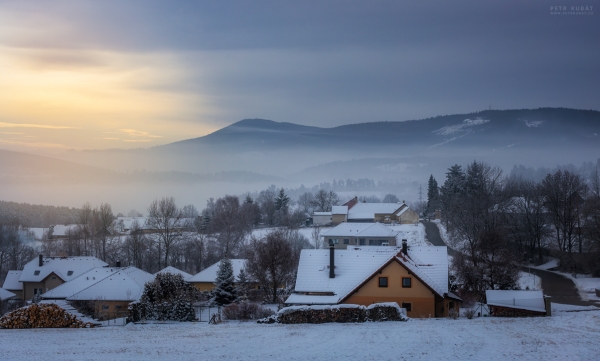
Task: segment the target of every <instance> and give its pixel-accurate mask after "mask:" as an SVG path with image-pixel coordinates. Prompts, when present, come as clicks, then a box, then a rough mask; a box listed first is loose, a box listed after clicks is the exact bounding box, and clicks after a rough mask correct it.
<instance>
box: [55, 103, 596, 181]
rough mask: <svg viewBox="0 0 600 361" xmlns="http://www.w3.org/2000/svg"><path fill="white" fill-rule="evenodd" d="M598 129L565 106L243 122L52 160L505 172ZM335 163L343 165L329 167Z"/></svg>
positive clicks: (568, 151) (329, 174) (571, 152)
mask: <svg viewBox="0 0 600 361" xmlns="http://www.w3.org/2000/svg"><path fill="white" fill-rule="evenodd" d="M599 134H600V112H598V111H594V110H577V109H565V108H540V109H520V110H486V111H481V112H474V113H466V114H455V115H444V116H438V117H434V118H427V119H421V120H410V121H390V122H378V123H367V122H365V123H359V124H348V125H343V126H339V127H334V128H320V127H313V126H304V125H298V124H292V123H280V122H275V121H271V120H265V119H245V120H242V121H239V122H237V123H234V124H232V125H230V126H227V127H225V128H223V129H220V130H218V131H216V132H214V133H211V134H209V135H206V136H203V137H199V138H193V139H187V140H183V141H180V142H175V143H171V144H166V145H162V146H157V147H152V148H149V149H145V150H143V149H142V150H140V149H138V150H131V151H118V150H111V151H89V152H85V151H84V152H70V153H68V154H65V155H64V156H61V158H63V159H67V160H70V161H74V162H77V163H81V164H87V165H94V166H96V167H102V168H107V169H111V170H118V171H120V172H133V171H135V170H137V171H144V170H145V171H149V172H165V171H168V172H185V173H193V174H217V173H220V172H229V171H243V172H252V173H257V174H270V175H273V176H276V177H281V178H285V179H287V180H288V181H290V182H305V181H306V182H308V181H317V179H316V178H319V179H336V178H339V177H340V176H342V174H340V172H341V173H343V177H350V178H361V177H365V176H368V177H372V178H374V179H376V180H378V179H381V178H382V177H383V178H386V179H388V178H393V177H405V178H407V180H408V178H412V179H413V180H414V179H416V178H420V177H421V176H422V175H423V174H425V173H427V172H435V171H436V170H434V168H436V169H437V168H438V167H439V165H441V164H444V165H446V164H451V163H464V162H468V161H472V160H474V159H477V160H480V161H486V162H488V163H491V164H494V165H499V166H501V167H503V168H505V170H507V171H508V170H510V169H511V168H512V166H513V165H515V164H523V165H525V166H535V167H538V166H546V167H552V166H554V165H556V164H567V163H579V162H582V161H584V160H590V159H595V157H596V155H595V154H598V153H600V136H599ZM361 159H393V161H392V162H391V163H389V164H387V163H386V164H380V165H379V167H373V166H372V165H368V164H367V166H365V164H366V163H365V162H362V161H361V162H354V161H355V160H361ZM340 162H349V163H346V165H347V167H346V168H343V169H341V170H339V171H337V170H335V169H336V168H339V167H337V165H339V164H342V163H340ZM359 163H360V164H359ZM379 163H381V162H379ZM333 164H337V165H336V166H333V167H329V166H325V165H333ZM397 164H404V165H403V166H401V167H398V166H397ZM318 167H320V168H318ZM443 169H445V167H444V168H443ZM303 170H306V172H304V171H303ZM318 171H320V172H321V173H318ZM366 171H369V172H371V174H363V173H364V172H366ZM413 171H418V172H417V173H413ZM394 172H395V173H394ZM309 174H311V175H310V177H309V179H303V177H304V176H306V175H309Z"/></svg>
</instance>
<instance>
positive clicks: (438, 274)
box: [408, 246, 448, 296]
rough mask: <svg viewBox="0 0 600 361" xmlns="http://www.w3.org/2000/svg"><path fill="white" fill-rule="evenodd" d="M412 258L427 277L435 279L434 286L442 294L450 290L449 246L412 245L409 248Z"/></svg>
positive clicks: (432, 285)
mask: <svg viewBox="0 0 600 361" xmlns="http://www.w3.org/2000/svg"><path fill="white" fill-rule="evenodd" d="M408 255H409V256H410V260H412V261H413V263H414V264H415V265H416V266H417V268H418V269H419V271H420V272H422V273H423V274H424V275H425V276H426V277H427V278H429V279H430V280H432V281H433V284H430V286H431V287H432V288H436V291H438V293H439V294H440V295H442V296H443V295H444V293H447V292H448V248H447V247H432V246H422V247H415V246H411V247H410V248H409V249H408Z"/></svg>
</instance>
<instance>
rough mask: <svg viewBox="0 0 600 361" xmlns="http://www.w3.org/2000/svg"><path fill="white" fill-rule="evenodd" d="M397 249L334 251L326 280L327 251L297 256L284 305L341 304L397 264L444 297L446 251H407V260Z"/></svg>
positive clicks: (364, 247) (369, 247)
mask: <svg viewBox="0 0 600 361" xmlns="http://www.w3.org/2000/svg"><path fill="white" fill-rule="evenodd" d="M399 251H400V248H399V247H378V246H360V247H348V249H346V250H336V251H335V253H334V263H335V278H329V250H327V249H305V250H302V252H301V254H300V264H299V266H298V276H297V278H296V287H295V292H296V293H294V294H292V295H291V296H290V297H289V298H288V299H287V300H286V303H288V304H332V303H338V302H340V301H342V300H343V299H344V298H345V297H346V296H347V295H348V294H350V293H351V292H352V291H353V290H354V289H356V287H358V286H359V285H361V284H362V283H363V282H364V281H366V280H367V279H369V278H370V277H371V276H372V275H373V274H374V273H375V272H376V271H378V270H379V269H380V268H381V267H383V266H384V265H385V264H386V263H388V262H391V261H397V262H399V263H401V264H402V265H404V266H405V267H406V268H407V269H408V270H409V271H410V272H411V273H413V274H414V275H415V276H416V277H417V278H419V279H420V280H421V281H423V282H424V283H425V284H426V285H427V286H429V287H430V288H431V289H432V290H433V291H434V292H436V293H437V294H438V295H439V296H442V297H444V295H445V294H447V293H448V253H447V252H448V250H447V248H446V247H411V248H410V249H409V250H408V255H409V257H404V256H403V255H402V254H401V253H399Z"/></svg>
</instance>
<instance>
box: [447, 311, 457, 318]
mask: <svg viewBox="0 0 600 361" xmlns="http://www.w3.org/2000/svg"><path fill="white" fill-rule="evenodd" d="M448 318H451V319H453V320H456V319H457V318H458V312H456V310H455V309H451V310H450V311H448Z"/></svg>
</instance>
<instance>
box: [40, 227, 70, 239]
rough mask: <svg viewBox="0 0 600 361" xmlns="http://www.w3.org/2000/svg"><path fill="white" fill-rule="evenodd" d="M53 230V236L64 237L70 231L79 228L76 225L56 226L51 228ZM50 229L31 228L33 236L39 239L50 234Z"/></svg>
mask: <svg viewBox="0 0 600 361" xmlns="http://www.w3.org/2000/svg"><path fill="white" fill-rule="evenodd" d="M50 227H51V228H52V236H56V237H64V236H66V235H67V231H68V230H75V229H76V228H77V225H76V224H56V225H53V226H50ZM49 229H50V228H47V227H46V228H29V230H30V231H31V232H33V235H34V237H35V238H37V239H43V238H44V234H46V233H47V232H48V230H49Z"/></svg>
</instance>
